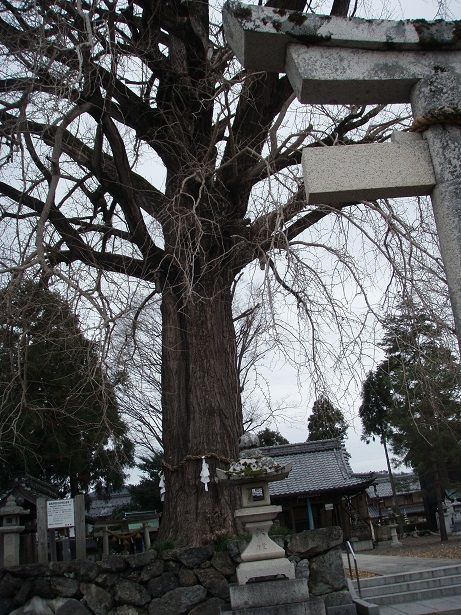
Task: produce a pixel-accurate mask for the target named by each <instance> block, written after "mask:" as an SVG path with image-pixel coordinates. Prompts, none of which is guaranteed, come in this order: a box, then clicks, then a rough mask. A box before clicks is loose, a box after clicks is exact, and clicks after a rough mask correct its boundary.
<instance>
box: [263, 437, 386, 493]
mask: <svg viewBox="0 0 461 615" xmlns="http://www.w3.org/2000/svg"><path fill="white" fill-rule="evenodd" d="M260 450H261V452H262V453H264V454H265V455H267V456H269V457H277V462H279V463H281V464H284V465H287V464H289V463H290V464H292V465H293V469H292V471H291V472H290V474H289V476H288V478H286V479H284V480H282V481H278V482H273V483H270V485H269V490H270V494H271V496H272V497H275V498H277V497H282V496H287V495H299V496H302V495H304V496H313V495H320V494H322V493H327V492H331V491H337V492H339V493H357V492H359V491H362V490H364V489H365V488H366V487H368V486H369V485H370V484H371V483H372V482H373V480H374V474H371V473H370V474H360V475H356V474H354V472H353V471H352V469H351V467H350V465H349V461H348V457H347V453H346V451H345V449H344V446H343V444H342V442H341V440H338V439H331V440H315V441H312V442H300V443H298V444H281V445H279V446H264V447H261V448H260Z"/></svg>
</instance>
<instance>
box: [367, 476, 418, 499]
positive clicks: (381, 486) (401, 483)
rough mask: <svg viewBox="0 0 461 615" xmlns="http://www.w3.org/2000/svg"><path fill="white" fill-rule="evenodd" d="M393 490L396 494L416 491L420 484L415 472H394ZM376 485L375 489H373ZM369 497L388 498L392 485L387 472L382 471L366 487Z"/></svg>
mask: <svg viewBox="0 0 461 615" xmlns="http://www.w3.org/2000/svg"><path fill="white" fill-rule="evenodd" d="M394 481H395V490H396V493H397V495H403V494H404V493H417V492H418V491H421V485H420V483H419V479H418V477H417V476H416V474H412V473H409V474H395V475H394ZM375 487H376V490H375ZM367 494H368V497H369V498H372V499H373V498H376V497H378V498H388V497H391V496H392V486H391V481H390V479H389V475H388V473H387V472H386V473H382V474H381V475H380V476H377V477H376V478H375V481H374V484H373V485H372V486H370V487H369V488H368V489H367Z"/></svg>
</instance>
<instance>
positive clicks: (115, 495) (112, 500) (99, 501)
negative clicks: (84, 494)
mask: <svg viewBox="0 0 461 615" xmlns="http://www.w3.org/2000/svg"><path fill="white" fill-rule="evenodd" d="M130 504H131V494H130V491H129V489H127V488H126V487H124V488H123V489H121V490H120V491H114V492H112V493H111V494H110V495H108V496H105V497H103V496H99V495H98V494H97V493H96V492H93V493H90V506H89V509H88V514H89V515H90V517H94V518H97V517H110V516H112V514H113V513H114V512H115V511H116V510H117V509H118V508H123V507H127V506H130Z"/></svg>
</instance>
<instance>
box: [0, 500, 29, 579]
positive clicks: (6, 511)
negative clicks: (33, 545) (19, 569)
mask: <svg viewBox="0 0 461 615" xmlns="http://www.w3.org/2000/svg"><path fill="white" fill-rule="evenodd" d="M28 514H30V513H29V511H28V510H25V509H24V508H22V507H21V506H18V505H17V504H16V500H15V499H14V496H13V495H10V496H9V497H8V498H7V500H6V504H5V506H3V507H2V508H0V518H2V520H3V521H2V526H1V527H0V534H3V566H4V567H5V568H7V567H8V566H19V549H20V534H21V532H23V531H24V526H23V525H21V524H20V523H21V521H20V517H21V515H28Z"/></svg>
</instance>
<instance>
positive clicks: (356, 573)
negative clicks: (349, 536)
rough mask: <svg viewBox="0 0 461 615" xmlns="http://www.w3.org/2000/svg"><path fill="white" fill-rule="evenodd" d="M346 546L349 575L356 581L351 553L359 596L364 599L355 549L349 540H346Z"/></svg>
mask: <svg viewBox="0 0 461 615" xmlns="http://www.w3.org/2000/svg"><path fill="white" fill-rule="evenodd" d="M345 544H346V547H347V549H346V555H347V563H348V565H349V574H350V575H351V579H354V575H353V573H352V566H351V558H350V556H349V552H350V554H351V555H352V557H353V558H354V564H355V576H356V578H357V590H358V592H359V596H360V597H362V589H361V587H360V579H359V569H358V567H357V558H356V556H355V553H354V549H353V548H352V545H351V543H350V542H349V541H348V540H346V541H345Z"/></svg>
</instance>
